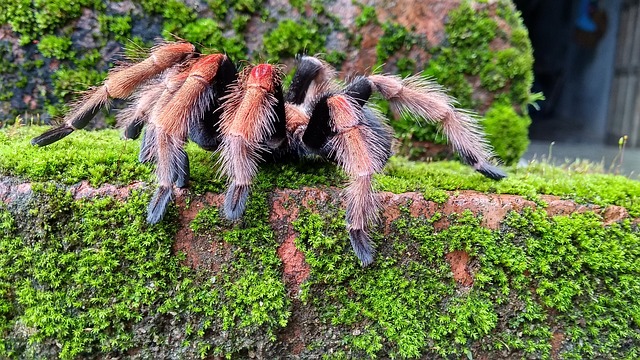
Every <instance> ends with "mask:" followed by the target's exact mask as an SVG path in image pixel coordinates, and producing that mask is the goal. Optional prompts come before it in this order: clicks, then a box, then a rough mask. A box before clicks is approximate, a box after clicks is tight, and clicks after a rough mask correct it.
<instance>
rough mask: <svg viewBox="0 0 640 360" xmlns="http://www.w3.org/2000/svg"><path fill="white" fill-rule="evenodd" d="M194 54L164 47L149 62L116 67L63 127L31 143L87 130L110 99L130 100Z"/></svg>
mask: <svg viewBox="0 0 640 360" xmlns="http://www.w3.org/2000/svg"><path fill="white" fill-rule="evenodd" d="M194 51H195V48H194V46H193V45H192V44H189V43H183V42H179V43H166V44H161V45H158V46H157V47H155V48H154V49H153V50H152V51H151V54H150V55H149V57H148V58H147V59H145V60H143V61H141V62H139V63H135V64H127V65H122V66H119V67H116V68H114V69H113V70H111V71H110V73H109V76H108V77H107V79H106V80H105V81H104V84H103V85H102V86H100V87H98V88H95V89H92V90H89V91H88V92H87V93H85V95H84V96H83V98H82V99H81V100H80V101H78V102H77V103H75V104H74V105H73V106H72V110H71V111H70V112H69V113H68V114H67V115H66V116H65V118H64V120H63V123H62V124H61V125H60V126H58V127H56V128H53V129H51V130H49V131H47V132H45V133H43V134H42V135H40V136H38V137H35V138H33V139H32V140H31V144H33V145H38V146H46V145H49V144H51V143H54V142H56V141H58V140H60V139H62V138H64V137H65V136H67V135H69V134H71V133H72V132H73V131H74V130H77V129H82V128H84V127H85V126H87V124H89V122H90V121H91V119H93V117H94V116H95V115H96V114H97V113H98V111H100V109H101V108H103V107H105V106H106V105H107V103H108V101H109V99H110V98H112V99H126V98H128V97H130V96H131V95H132V93H133V92H134V91H135V90H136V89H137V88H138V87H139V86H140V85H142V84H143V83H145V82H146V81H148V80H150V79H151V78H153V77H154V76H156V75H158V74H160V73H162V72H163V71H165V70H166V69H168V68H170V67H172V66H174V65H176V64H180V63H181V62H183V61H184V60H185V59H188V58H189V57H191V56H192V55H193V54H194ZM134 130H135V129H134Z"/></svg>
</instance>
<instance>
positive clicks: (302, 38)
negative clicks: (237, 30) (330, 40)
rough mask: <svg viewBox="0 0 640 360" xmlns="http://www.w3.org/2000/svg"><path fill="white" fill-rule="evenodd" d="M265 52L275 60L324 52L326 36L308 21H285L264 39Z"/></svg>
mask: <svg viewBox="0 0 640 360" xmlns="http://www.w3.org/2000/svg"><path fill="white" fill-rule="evenodd" d="M264 48H265V52H266V53H267V54H268V55H269V56H271V57H272V58H275V59H281V58H283V57H294V56H296V55H298V54H316V53H320V52H323V51H324V36H323V35H322V33H321V31H320V29H319V28H318V26H317V25H316V24H314V23H313V22H311V21H308V20H301V21H293V20H284V21H282V22H280V23H279V24H278V27H276V28H275V29H273V30H272V31H271V32H269V33H268V34H267V35H266V36H265V38H264Z"/></svg>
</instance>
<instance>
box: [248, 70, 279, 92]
mask: <svg viewBox="0 0 640 360" xmlns="http://www.w3.org/2000/svg"><path fill="white" fill-rule="evenodd" d="M275 82H276V73H275V71H274V69H273V66H271V65H269V64H260V65H257V66H255V67H254V68H253V69H251V73H250V74H249V79H248V81H247V84H248V85H249V86H259V87H261V88H263V89H264V90H266V91H268V92H273V91H274V84H275Z"/></svg>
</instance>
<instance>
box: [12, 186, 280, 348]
mask: <svg viewBox="0 0 640 360" xmlns="http://www.w3.org/2000/svg"><path fill="white" fill-rule="evenodd" d="M260 184H261V183H260V180H258V182H257V186H258V187H260V186H261V185H260ZM32 188H33V190H34V193H35V195H34V197H33V198H32V199H31V200H30V201H29V205H28V207H29V211H28V212H27V214H25V213H24V212H19V213H18V214H17V215H13V214H11V213H10V212H8V211H7V209H6V208H5V207H3V208H2V209H0V250H1V251H2V253H1V254H0V265H2V267H3V272H2V274H0V295H2V296H1V297H0V319H2V320H3V321H2V322H1V325H0V334H1V335H2V336H0V356H3V357H4V356H11V357H15V356H17V357H21V356H22V355H21V354H28V353H30V352H35V353H36V354H38V353H39V352H40V351H42V348H40V349H39V347H46V344H47V343H52V342H55V343H57V344H59V345H60V348H59V349H58V348H56V347H55V346H54V348H52V349H51V350H50V351H53V353H54V354H56V356H59V357H60V358H62V359H72V358H77V357H85V356H87V355H88V354H93V356H96V355H97V354H104V355H105V356H107V357H109V356H115V355H116V354H121V353H124V352H126V351H127V350H128V349H138V351H142V353H144V352H145V351H149V348H147V346H148V345H149V343H148V342H149V341H151V342H152V343H156V344H157V345H156V346H159V347H163V346H167V347H168V348H169V349H170V350H171V351H175V350H176V349H178V348H180V349H181V350H179V351H180V352H181V353H183V354H186V355H185V356H187V357H190V358H193V357H195V356H200V357H205V356H211V355H213V354H214V353H219V354H225V355H226V356H231V355H232V354H234V353H237V352H239V351H242V350H243V349H244V348H245V347H247V346H251V345H248V344H246V343H244V340H243V337H244V336H249V337H254V339H257V338H258V337H259V338H261V339H263V340H262V341H263V342H272V341H274V340H275V332H276V330H277V329H278V328H281V327H283V326H285V325H286V323H287V319H288V316H289V310H288V309H289V306H290V305H289V300H288V298H287V296H286V293H285V289H284V284H283V283H282V281H281V277H282V274H281V270H280V260H279V259H278V257H277V254H276V248H277V244H276V243H275V239H274V236H273V232H272V231H271V229H270V227H269V225H268V220H267V217H266V216H264V214H265V209H266V195H265V196H263V197H260V196H256V197H252V200H251V201H250V204H249V206H248V209H247V214H246V216H245V221H244V223H243V225H242V226H238V227H236V228H233V227H230V226H229V225H228V223H226V222H225V221H222V220H220V219H218V217H217V214H216V211H215V210H209V211H208V212H206V213H201V214H200V215H199V216H198V217H197V218H196V219H195V220H194V226H193V227H194V228H198V227H197V226H195V224H200V225H201V226H202V227H201V228H199V230H200V231H201V232H200V234H201V235H202V236H212V237H213V238H214V243H215V242H217V241H223V240H224V241H225V242H226V243H227V244H229V246H230V247H231V248H230V250H229V256H227V257H226V258H225V261H224V262H223V263H220V264H219V266H220V270H219V271H217V272H215V273H210V272H206V271H201V272H195V271H193V270H190V269H187V268H185V267H184V266H182V265H181V262H182V261H183V260H184V256H182V255H180V254H174V253H173V252H172V246H173V242H174V240H173V239H174V236H175V230H176V229H175V228H174V227H173V226H172V225H170V224H171V223H172V222H171V221H164V222H163V223H162V224H160V225H154V226H152V227H150V226H149V225H147V224H146V221H145V216H146V206H147V203H148V200H149V194H142V193H134V194H132V195H130V196H129V198H128V199H127V202H126V203H123V202H119V201H117V200H114V199H110V198H105V199H92V200H87V201H74V200H73V198H72V197H71V195H70V193H68V192H65V191H64V190H60V189H58V188H56V186H54V185H51V184H40V183H34V184H33V185H32ZM259 194H260V193H259ZM265 194H266V193H265ZM14 216H20V220H19V221H20V224H23V225H17V224H18V223H17V222H16V221H15V220H14ZM172 216H173V215H172V214H170V215H169V220H170V218H171V217H172ZM109 229H113V231H111V230H109ZM204 229H206V230H204ZM166 324H172V325H171V327H172V328H174V329H176V331H177V333H178V334H180V335H179V336H178V337H177V338H175V337H173V338H172V337H171V335H170V334H169V333H163V332H161V331H159V330H158V329H160V328H162V327H164V326H167V325H166ZM16 327H26V328H28V329H31V330H29V332H28V334H22V335H21V334H20V333H15V332H13V329H14V328H16ZM140 331H142V332H143V333H147V332H151V333H153V334H155V335H154V337H153V338H152V339H147V338H145V337H142V338H141V337H139V336H135V335H134V334H136V333H139V332H140ZM221 331H224V332H226V333H227V334H228V335H227V336H226V337H224V338H221V337H217V334H219V333H220V332H221ZM152 351H153V350H152ZM156 351H157V349H156ZM39 354H42V353H39ZM108 354H111V355H108ZM189 354H191V355H189ZM149 356H153V355H152V354H149Z"/></svg>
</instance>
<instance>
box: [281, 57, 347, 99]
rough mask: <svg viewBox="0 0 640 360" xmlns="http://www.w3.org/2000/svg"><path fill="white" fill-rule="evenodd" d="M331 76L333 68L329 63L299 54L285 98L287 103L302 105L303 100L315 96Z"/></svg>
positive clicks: (333, 72)
mask: <svg viewBox="0 0 640 360" xmlns="http://www.w3.org/2000/svg"><path fill="white" fill-rule="evenodd" d="M333 78H335V70H334V69H333V68H332V67H331V66H330V65H329V64H327V63H325V62H324V61H322V60H320V59H318V58H315V57H312V56H301V57H299V58H298V62H297V68H296V72H295V73H294V74H293V79H292V80H291V85H289V89H288V90H287V94H286V96H285V100H286V102H287V103H289V104H293V105H302V104H303V103H304V102H305V100H307V99H310V98H311V99H312V98H315V97H316V96H317V95H318V94H319V93H320V92H321V91H322V90H323V88H324V87H325V85H326V83H327V82H328V81H330V80H332V79H333Z"/></svg>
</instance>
